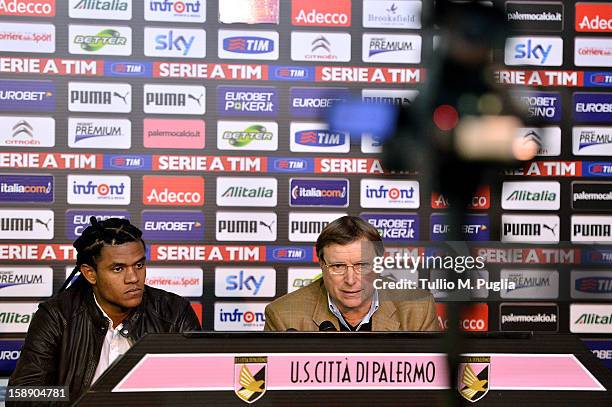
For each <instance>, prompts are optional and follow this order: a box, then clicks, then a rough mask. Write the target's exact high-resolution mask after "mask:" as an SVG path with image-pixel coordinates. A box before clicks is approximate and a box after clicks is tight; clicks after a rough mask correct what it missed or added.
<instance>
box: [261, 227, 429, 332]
mask: <svg viewBox="0 0 612 407" xmlns="http://www.w3.org/2000/svg"><path fill="white" fill-rule="evenodd" d="M315 248H316V250H317V256H318V257H319V264H320V266H321V270H322V272H323V278H322V279H318V280H315V281H314V282H313V283H311V284H310V285H308V286H306V287H303V288H301V289H299V290H297V291H294V292H292V293H289V294H287V295H284V296H282V297H280V298H278V299H277V300H275V301H274V302H272V303H271V304H269V305H268V306H267V307H266V325H265V330H266V331H287V330H290V331H293V330H296V331H320V330H331V331H333V330H336V331H437V330H439V325H438V319H437V317H436V309H435V303H434V300H433V296H432V295H431V293H429V292H427V291H423V290H419V289H414V290H410V291H409V292H406V295H405V296H403V298H402V300H401V301H381V300H380V299H379V295H378V292H377V290H376V289H375V288H374V286H373V281H374V279H375V278H376V277H377V275H376V274H375V273H374V272H373V271H372V263H373V260H374V257H375V256H382V255H383V252H384V248H383V245H382V241H381V238H380V235H379V234H378V231H377V230H376V229H375V228H374V227H373V226H372V225H370V224H369V223H367V222H365V221H364V220H362V219H361V218H359V217H356V216H343V217H341V218H338V219H336V220H334V221H333V222H331V223H330V224H329V225H327V227H325V229H323V231H322V232H321V234H320V235H319V238H318V239H317V242H316V245H315Z"/></svg>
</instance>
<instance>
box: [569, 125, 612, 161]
mask: <svg viewBox="0 0 612 407" xmlns="http://www.w3.org/2000/svg"><path fill="white" fill-rule="evenodd" d="M572 141H573V143H572V153H573V154H574V155H610V156H612V127H574V128H572Z"/></svg>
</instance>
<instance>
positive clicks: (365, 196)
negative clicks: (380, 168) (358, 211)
mask: <svg viewBox="0 0 612 407" xmlns="http://www.w3.org/2000/svg"><path fill="white" fill-rule="evenodd" d="M360 197H361V207H362V208H396V209H400V208H401V209H418V207H419V206H420V198H419V182H418V181H396V180H379V179H362V180H361V193H360Z"/></svg>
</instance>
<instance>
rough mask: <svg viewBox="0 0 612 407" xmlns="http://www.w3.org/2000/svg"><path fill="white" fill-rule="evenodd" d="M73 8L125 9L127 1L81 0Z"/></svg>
mask: <svg viewBox="0 0 612 407" xmlns="http://www.w3.org/2000/svg"><path fill="white" fill-rule="evenodd" d="M73 8H74V9H76V10H104V11H114V10H116V11H126V10H127V9H128V2H127V1H120V0H81V1H79V2H78V3H77V4H76V5H75V6H74V7H73Z"/></svg>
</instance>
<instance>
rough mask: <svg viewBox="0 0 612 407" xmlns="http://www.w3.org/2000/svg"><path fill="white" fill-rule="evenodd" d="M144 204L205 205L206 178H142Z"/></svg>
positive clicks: (148, 176)
mask: <svg viewBox="0 0 612 407" xmlns="http://www.w3.org/2000/svg"><path fill="white" fill-rule="evenodd" d="M142 203H143V204H144V205H158V206H202V205H204V177H172V176H159V177H158V176H152V175H145V176H143V177H142Z"/></svg>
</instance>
